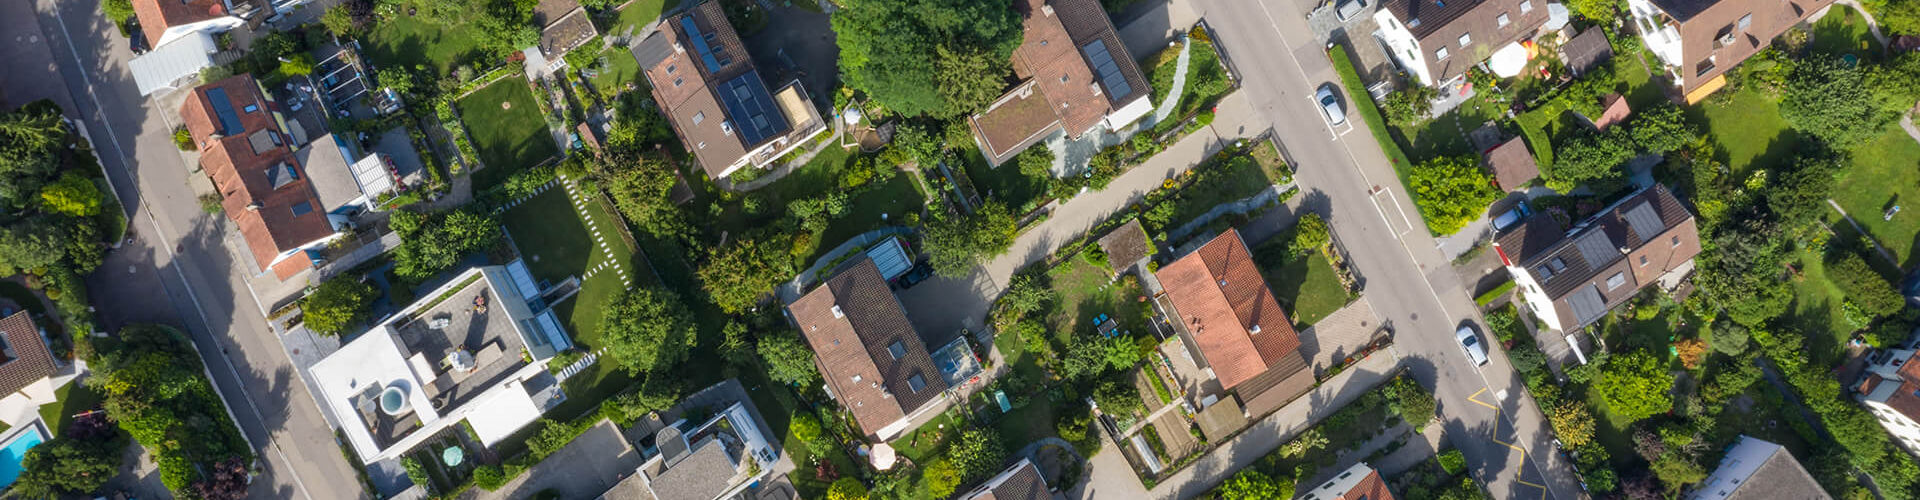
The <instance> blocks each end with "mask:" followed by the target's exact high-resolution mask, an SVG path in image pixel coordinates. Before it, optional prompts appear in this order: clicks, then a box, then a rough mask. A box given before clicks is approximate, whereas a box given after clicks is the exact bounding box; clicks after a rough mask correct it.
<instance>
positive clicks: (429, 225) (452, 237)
mask: <svg viewBox="0 0 1920 500" xmlns="http://www.w3.org/2000/svg"><path fill="white" fill-rule="evenodd" d="M390 221H391V225H392V227H393V230H394V231H395V232H398V233H400V247H399V248H397V249H395V250H394V259H393V260H394V266H393V271H394V273H395V274H398V275H400V277H402V278H408V279H415V280H425V279H427V278H431V277H433V275H435V274H439V273H440V272H441V271H445V270H447V269H451V268H453V265H454V264H455V263H458V262H459V261H460V258H461V257H465V256H466V255H467V254H469V253H472V252H475V251H478V250H481V249H484V248H487V247H489V246H492V245H493V244H494V242H496V241H499V240H500V235H501V230H500V224H499V223H498V222H495V221H494V220H493V219H492V218H491V217H487V216H485V215H481V214H479V213H477V212H472V211H468V210H453V211H449V212H416V211H412V210H395V211H394V212H393V216H392V217H391V218H390Z"/></svg>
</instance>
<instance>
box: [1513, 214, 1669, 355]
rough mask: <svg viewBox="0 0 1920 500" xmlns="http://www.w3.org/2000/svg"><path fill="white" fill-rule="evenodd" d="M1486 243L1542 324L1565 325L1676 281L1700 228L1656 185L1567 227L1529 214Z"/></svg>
mask: <svg viewBox="0 0 1920 500" xmlns="http://www.w3.org/2000/svg"><path fill="white" fill-rule="evenodd" d="M1493 250H1494V252H1495V253H1498V254H1499V256H1500V262H1501V264H1502V265H1504V266H1506V268H1507V271H1508V272H1509V273H1510V274H1512V275H1513V281H1514V283H1515V284H1516V285H1518V286H1516V287H1515V291H1516V292H1517V293H1518V294H1519V298H1520V300H1521V302H1523V303H1525V304H1526V306H1527V307H1528V308H1529V309H1532V311H1533V316H1534V317H1535V318H1538V320H1539V322H1540V326H1541V328H1542V329H1544V330H1556V331H1563V332H1570V331H1573V330H1577V329H1580V328H1583V327H1585V326H1586V325H1588V324H1592V323H1593V322H1594V321H1596V320H1599V319H1600V317H1602V316H1605V315H1606V313H1607V311H1609V310H1612V309H1613V308H1614V307H1618V306H1619V305H1620V304H1622V303H1625V302H1626V301H1627V299H1630V298H1632V297H1633V296H1634V295H1636V294H1638V293H1639V292H1640V290H1641V289H1643V288H1646V287H1648V286H1651V285H1653V284H1655V283H1658V284H1660V286H1661V287H1662V288H1664V289H1668V290H1671V289H1673V288H1674V287H1677V286H1679V284H1680V282H1681V280H1683V279H1685V278H1686V277H1687V275H1689V274H1691V273H1692V272H1693V257H1694V255H1697V254H1699V253H1700V233H1699V230H1698V228H1697V227H1696V226H1695V222H1694V218H1693V214H1692V213H1691V212H1688V211H1687V208H1686V207H1685V206H1682V205H1681V204H1680V200H1679V199H1678V198H1675V197H1674V196H1673V192H1672V191H1669V190H1668V189H1667V187H1666V186H1665V185H1661V184H1655V185H1653V186H1652V187H1648V188H1644V189H1641V190H1640V191H1638V192H1635V193H1633V194H1631V195H1628V196H1627V197H1625V198H1623V199H1621V200H1620V201H1618V202H1615V203H1614V204H1613V205H1612V206H1608V207H1606V208H1605V209H1603V210H1601V211H1600V212H1599V213H1597V214H1595V215H1593V216H1592V217H1589V218H1587V219H1586V220H1582V221H1580V222H1579V223H1576V224H1574V225H1573V227H1572V228H1565V227H1562V226H1561V225H1560V222H1559V221H1558V220H1556V219H1555V218H1554V216H1553V215H1552V214H1550V213H1547V212H1545V211H1542V212H1539V213H1535V214H1534V215H1533V216H1532V217H1529V218H1527V220H1525V221H1523V222H1521V223H1520V224H1519V225H1517V226H1514V227H1513V228H1511V229H1508V230H1507V231H1506V232H1504V233H1502V234H1500V235H1499V236H1497V237H1496V238H1495V239H1494V242H1493Z"/></svg>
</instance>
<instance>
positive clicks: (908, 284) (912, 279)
mask: <svg viewBox="0 0 1920 500" xmlns="http://www.w3.org/2000/svg"><path fill="white" fill-rule="evenodd" d="M932 276H933V266H930V265H927V263H926V261H921V262H920V263H918V264H914V265H913V269H908V270H907V274H902V275H900V280H899V283H900V289H901V290H905V289H908V288H913V286H914V285H918V284H920V282H922V281H926V280H927V278H929V277H932Z"/></svg>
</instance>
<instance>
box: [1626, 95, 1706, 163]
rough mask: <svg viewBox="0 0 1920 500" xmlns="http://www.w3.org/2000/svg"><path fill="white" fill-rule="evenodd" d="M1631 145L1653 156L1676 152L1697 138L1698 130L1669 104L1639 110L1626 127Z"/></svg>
mask: <svg viewBox="0 0 1920 500" xmlns="http://www.w3.org/2000/svg"><path fill="white" fill-rule="evenodd" d="M1627 125H1628V127H1629V132H1630V134H1631V135H1632V136H1633V143H1634V144H1635V145H1637V146H1639V147H1640V149H1642V150H1645V151H1647V152H1649V153H1653V154H1661V155H1664V154H1667V153H1668V152H1671V151H1679V150H1680V148H1684V147H1686V146H1687V145H1688V144H1691V143H1692V142H1693V141H1694V140H1695V139H1697V138H1699V137H1700V131H1699V130H1698V129H1696V128H1694V127H1693V125H1691V124H1688V123H1687V116H1686V115H1685V114H1683V113H1681V112H1680V107H1679V106H1674V105H1672V104H1666V105H1660V106H1654V107H1653V108H1652V109H1643V110H1640V112H1639V113H1635V114H1634V115H1633V121H1632V122H1631V123H1628V124H1627Z"/></svg>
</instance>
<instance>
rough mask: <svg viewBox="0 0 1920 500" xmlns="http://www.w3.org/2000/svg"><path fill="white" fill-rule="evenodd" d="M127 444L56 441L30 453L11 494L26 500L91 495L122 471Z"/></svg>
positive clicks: (114, 440)
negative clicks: (122, 460)
mask: <svg viewBox="0 0 1920 500" xmlns="http://www.w3.org/2000/svg"><path fill="white" fill-rule="evenodd" d="M123 447H124V441H121V440H118V439H108V440H78V439H70V438H64V437H62V438H55V439H54V440H52V441H47V442H45V443H41V444H40V445H39V446H35V447H33V449H30V450H27V455H26V459H25V460H23V461H22V462H21V463H20V467H21V471H20V479H19V480H17V481H15V482H14V483H13V486H12V488H11V492H12V493H13V494H15V495H18V496H21V497H25V498H59V497H62V496H70V495H84V494H87V493H92V492H93V491H94V490H97V489H100V486H102V485H105V484H106V483H107V480H108V479H112V478H113V476H114V474H116V473H118V472H119V469H120V450H121V448H123Z"/></svg>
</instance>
